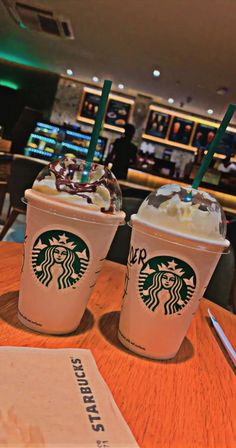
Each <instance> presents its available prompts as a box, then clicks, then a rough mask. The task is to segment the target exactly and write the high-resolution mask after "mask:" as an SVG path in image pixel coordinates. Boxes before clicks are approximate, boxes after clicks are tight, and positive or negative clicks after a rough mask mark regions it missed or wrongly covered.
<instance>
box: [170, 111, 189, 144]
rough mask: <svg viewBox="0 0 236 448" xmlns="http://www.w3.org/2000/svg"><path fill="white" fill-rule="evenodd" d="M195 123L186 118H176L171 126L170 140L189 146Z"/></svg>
mask: <svg viewBox="0 0 236 448" xmlns="http://www.w3.org/2000/svg"><path fill="white" fill-rule="evenodd" d="M193 125H194V122H193V121H190V120H186V119H184V118H179V117H175V118H174V120H173V123H172V126H171V130H170V135H169V140H172V141H173V142H178V143H182V144H184V145H188V144H189V141H190V137H191V133H192V130H193Z"/></svg>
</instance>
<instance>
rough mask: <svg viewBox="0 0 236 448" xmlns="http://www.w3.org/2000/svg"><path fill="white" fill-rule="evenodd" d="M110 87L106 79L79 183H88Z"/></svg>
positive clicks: (110, 83) (109, 82)
mask: <svg viewBox="0 0 236 448" xmlns="http://www.w3.org/2000/svg"><path fill="white" fill-rule="evenodd" d="M111 85H112V82H111V81H109V80H108V79H106V80H105V81H104V84H103V88H102V95H101V98H100V103H99V107H98V111H97V116H96V120H95V123H94V127H93V132H92V136H91V140H90V143H89V148H88V154H87V157H86V160H85V164H84V170H83V173H82V176H81V182H88V178H89V170H90V167H91V164H92V162H93V157H94V153H95V150H96V146H97V142H98V137H99V133H100V130H101V127H102V120H103V116H104V113H105V109H106V104H107V100H108V96H109V92H110V90H111Z"/></svg>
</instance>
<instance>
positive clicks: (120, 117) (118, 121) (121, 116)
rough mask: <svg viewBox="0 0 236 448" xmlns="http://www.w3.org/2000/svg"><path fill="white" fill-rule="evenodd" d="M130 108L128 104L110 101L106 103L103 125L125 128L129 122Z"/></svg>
mask: <svg viewBox="0 0 236 448" xmlns="http://www.w3.org/2000/svg"><path fill="white" fill-rule="evenodd" d="M130 107H131V104H130V103H126V102H123V101H119V100H114V99H110V100H109V101H108V106H107V112H106V116H105V123H106V124H109V125H112V126H118V127H123V126H125V125H126V124H127V123H128V120H129V114H130Z"/></svg>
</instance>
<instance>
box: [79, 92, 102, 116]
mask: <svg viewBox="0 0 236 448" xmlns="http://www.w3.org/2000/svg"><path fill="white" fill-rule="evenodd" d="M100 98H101V97H100V96H99V95H96V94H94V93H90V92H85V94H84V98H83V103H82V107H81V111H80V115H81V117H85V118H91V119H92V120H95V118H96V115H97V111H98V106H99V102H100Z"/></svg>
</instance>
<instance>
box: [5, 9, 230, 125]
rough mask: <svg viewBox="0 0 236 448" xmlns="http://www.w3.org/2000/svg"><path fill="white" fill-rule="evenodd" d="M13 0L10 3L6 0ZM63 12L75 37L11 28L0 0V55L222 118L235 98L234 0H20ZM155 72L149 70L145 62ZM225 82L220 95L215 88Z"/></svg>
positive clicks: (55, 11) (60, 13)
mask: <svg viewBox="0 0 236 448" xmlns="http://www.w3.org/2000/svg"><path fill="white" fill-rule="evenodd" d="M12 3H14V2H12ZM23 3H25V4H27V5H33V6H37V7H43V8H45V9H51V10H53V11H54V13H55V14H59V15H62V16H64V17H66V18H69V19H70V21H71V24H72V27H73V31H74V35H75V39H74V40H66V39H61V38H57V37H54V36H50V35H48V34H45V33H39V32H37V31H30V30H27V29H21V28H19V27H18V26H17V25H16V24H15V23H14V22H13V20H12V19H11V18H10V17H9V15H8V13H7V11H6V9H5V7H4V6H3V4H2V3H1V2H0V39H1V50H0V57H1V58H3V59H8V60H11V61H14V62H19V63H23V64H28V65H31V66H35V67H40V68H43V69H47V70H50V71H53V72H57V73H63V74H65V72H66V69H67V68H71V69H72V70H73V72H74V76H75V77H76V78H78V79H81V80H84V81H86V82H92V77H93V76H94V75H96V76H98V77H99V78H100V79H101V80H103V79H104V78H110V79H112V81H113V88H114V89H117V85H118V84H119V83H123V84H124V85H125V89H124V91H123V92H124V93H127V94H134V93H136V92H140V93H145V94H148V95H150V96H153V97H155V100H156V101H158V102H161V103H162V104H168V103H167V99H168V98H169V97H172V98H174V99H175V103H174V106H175V107H177V108H179V107H182V109H183V110H187V111H192V112H196V113H200V114H203V115H207V113H206V111H207V110H208V109H209V108H211V109H213V110H214V114H213V115H212V118H220V119H221V118H222V115H223V113H224V111H225V108H226V106H227V105H228V104H229V103H230V102H236V61H235V48H236V40H235V37H234V35H235V29H236V2H235V0H214V1H212V0H123V1H116V0H67V1H64V0H47V1H36V0H30V1H29V0H27V1H23ZM155 67H158V68H159V69H160V71H161V76H160V77H159V78H156V79H155V78H154V77H153V76H152V71H153V68H155ZM222 86H223V87H227V88H228V92H227V93H226V94H225V95H219V94H217V89H218V88H219V87H222Z"/></svg>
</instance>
